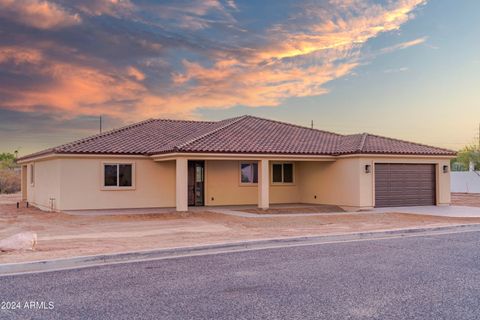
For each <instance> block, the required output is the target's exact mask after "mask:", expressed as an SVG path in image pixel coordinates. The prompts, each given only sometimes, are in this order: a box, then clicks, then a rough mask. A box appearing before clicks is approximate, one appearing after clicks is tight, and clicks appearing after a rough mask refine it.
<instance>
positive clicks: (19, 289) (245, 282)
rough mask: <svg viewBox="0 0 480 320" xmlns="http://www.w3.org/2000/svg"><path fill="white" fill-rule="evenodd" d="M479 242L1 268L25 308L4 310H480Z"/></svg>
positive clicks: (465, 239)
mask: <svg viewBox="0 0 480 320" xmlns="http://www.w3.org/2000/svg"><path fill="white" fill-rule="evenodd" d="M479 244H480V232H469V233H458V234H449V235H430V236H425V237H412V238H397V239H388V240H374V241H358V242H344V243H330V244H323V245H312V246H302V247H288V248H277V249H266V250H257V251H247V252H241V253H225V254H215V255H205V256H192V257H184V258H177V259H170V260H157V261H149V262H140V263H129V264H122V265H111V266H103V267H94V268H86V269H78V270H68V271H59V272H51V273H42V274H30V275H21V276H9V277H2V278H1V281H0V292H1V297H2V300H5V301H19V302H20V303H21V305H22V308H21V309H18V310H0V318H1V319H33V318H34V319H302V320H303V319H421V320H428V319H435V320H436V319H478V314H480V307H479V306H480V273H479V272H478V270H479V268H480V260H479V257H478V246H479ZM25 301H34V302H44V305H46V306H49V305H53V309H48V310H37V309H33V310H32V309H25V308H23V306H24V302H25Z"/></svg>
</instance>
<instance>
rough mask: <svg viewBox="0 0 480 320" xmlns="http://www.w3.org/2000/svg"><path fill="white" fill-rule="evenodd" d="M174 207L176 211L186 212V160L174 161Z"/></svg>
mask: <svg viewBox="0 0 480 320" xmlns="http://www.w3.org/2000/svg"><path fill="white" fill-rule="evenodd" d="M175 162H176V170H175V173H176V193H175V194H176V197H175V199H176V206H177V211H188V159H186V158H177V159H176V161H175Z"/></svg>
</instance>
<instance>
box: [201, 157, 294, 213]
mask: <svg viewBox="0 0 480 320" xmlns="http://www.w3.org/2000/svg"><path fill="white" fill-rule="evenodd" d="M240 162H241V161H237V160H208V161H205V188H206V190H205V203H206V205H207V206H219V205H246V204H252V205H256V204H257V201H258V187H257V185H245V184H241V183H240ZM270 165H271V164H270ZM296 166H297V163H295V169H294V174H295V175H296V176H295V177H294V181H295V183H294V184H291V185H272V184H270V203H296V202H299V201H300V192H299V186H298V179H297V177H298V175H297V169H296ZM270 180H271V179H270ZM212 198H213V200H212Z"/></svg>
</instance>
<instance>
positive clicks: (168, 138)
mask: <svg viewBox="0 0 480 320" xmlns="http://www.w3.org/2000/svg"><path fill="white" fill-rule="evenodd" d="M171 152H202V153H206V152H210V153H265V154H270V153H271V154H298V155H332V156H335V155H344V154H359V153H362V154H405V155H448V156H450V155H455V152H454V151H451V150H447V149H442V148H435V147H431V146H426V145H422V144H418V143H412V142H407V141H402V140H397V139H391V138H386V137H381V136H377V135H371V134H367V133H363V134H354V135H340V134H336V133H332V132H327V131H322V130H317V129H310V128H306V127H301V126H297V125H293V124H289V123H284V122H279V121H274V120H268V119H263V118H258V117H253V116H242V117H237V118H231V119H226V120H222V121H216V122H213V121H181V120H166V119H149V120H146V121H142V122H139V123H136V124H133V125H130V126H126V127H122V128H119V129H115V130H111V131H108V132H105V133H102V134H98V135H94V136H91V137H88V138H85V139H81V140H78V141H74V142H71V143H67V144H64V145H61V146H58V147H55V148H51V149H47V150H44V151H41V152H37V153H34V154H31V155H28V156H26V157H23V158H20V159H19V160H25V159H28V158H33V157H36V156H41V155H45V154H50V153H67V154H70V153H76V154H131V155H154V154H164V153H171Z"/></svg>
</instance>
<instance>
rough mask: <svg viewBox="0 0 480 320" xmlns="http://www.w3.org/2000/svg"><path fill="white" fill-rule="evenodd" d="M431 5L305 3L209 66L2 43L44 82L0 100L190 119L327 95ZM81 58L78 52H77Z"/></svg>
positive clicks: (413, 1) (10, 104)
mask: <svg viewBox="0 0 480 320" xmlns="http://www.w3.org/2000/svg"><path fill="white" fill-rule="evenodd" d="M2 2H3V3H7V2H8V3H10V7H14V6H15V8H17V9H15V10H16V12H17V14H20V13H18V12H21V14H22V16H23V17H26V16H27V14H26V13H25V12H27V11H28V10H25V8H24V7H25V5H24V4H25V3H27V2H23V1H22V5H17V4H12V3H13V2H12V1H9V0H0V3H2ZM424 2H425V1H424V0H400V1H395V2H388V3H387V5H384V6H382V5H379V4H375V3H374V2H370V1H367V2H365V1H358V0H348V1H347V0H344V1H340V0H332V1H331V3H330V5H329V6H327V7H319V6H315V5H312V6H308V5H307V6H305V7H304V8H303V10H302V11H301V12H299V13H297V14H296V15H293V16H292V17H291V19H288V20H286V21H284V22H282V23H281V24H276V25H275V26H272V27H271V28H270V29H268V30H267V32H266V34H265V35H262V37H261V39H263V42H256V43H255V44H254V45H252V46H250V47H248V48H247V47H241V48H235V50H224V51H222V50H221V49H215V50H212V52H213V54H211V55H210V56H209V61H208V62H209V63H208V64H206V63H202V62H199V61H195V60H194V59H192V58H190V59H186V58H185V59H184V60H183V61H182V63H181V69H175V68H171V69H169V65H168V60H167V59H166V58H165V57H158V58H157V59H155V58H149V59H144V60H141V61H135V63H128V64H126V65H121V66H119V65H117V66H115V65H109V64H108V61H107V62H105V61H101V62H98V61H95V64H93V63H91V64H89V63H88V61H86V62H85V63H84V61H83V60H88V58H86V59H79V60H81V61H82V62H79V61H78V59H77V60H75V62H73V61H74V60H72V61H65V60H62V61H60V60H56V59H54V58H52V57H51V56H48V57H47V56H46V55H45V54H44V51H43V50H46V49H49V50H50V51H58V50H59V49H58V48H57V47H56V45H55V44H50V45H49V46H50V47H48V46H46V47H45V48H37V49H33V48H28V47H25V46H17V47H7V46H4V47H0V63H9V62H10V61H12V62H13V63H14V64H17V65H19V66H28V70H29V72H30V73H31V74H32V75H36V76H38V77H40V78H42V79H44V81H42V83H39V84H38V85H36V86H30V87H27V88H19V89H18V90H16V91H15V90H13V92H12V89H11V88H9V89H6V88H5V89H4V88H2V87H0V94H2V95H4V96H6V97H7V96H8V98H7V99H5V100H4V101H2V102H0V107H3V108H13V109H15V110H22V111H34V110H36V109H37V108H39V107H38V106H41V108H43V109H45V108H47V109H48V110H50V111H55V112H58V113H59V114H61V115H62V116H64V117H74V116H78V115H92V114H100V113H101V114H105V115H111V116H114V117H117V118H123V119H129V120H130V121H131V120H135V119H141V118H145V117H158V116H171V117H191V116H193V115H194V114H195V111H196V110H197V109H199V108H229V107H232V106H236V105H244V106H249V107H257V106H277V105H279V104H281V103H282V102H283V101H284V100H285V99H287V98H290V97H305V96H315V95H321V94H325V93H327V92H328V90H327V89H326V88H325V84H326V83H328V82H329V81H332V80H334V79H338V78H340V77H343V76H345V75H348V74H351V73H352V71H353V69H354V68H355V67H356V66H357V65H358V64H359V63H360V61H361V59H362V58H363V57H362V56H361V54H362V53H361V51H360V50H359V49H360V48H361V47H362V46H363V45H364V44H365V43H366V42H367V41H368V40H370V39H372V38H374V37H376V36H378V35H379V34H380V33H383V32H388V31H392V30H397V29H398V28H400V26H401V25H402V24H403V23H405V22H406V21H408V20H409V19H411V18H412V11H413V10H414V9H415V8H416V7H418V6H419V5H421V4H423V3H424ZM28 3H34V4H36V5H38V6H43V7H45V6H46V8H48V10H46V11H45V12H50V15H49V17H50V20H48V19H47V20H48V21H50V24H45V23H46V22H43V23H44V25H43V28H47V27H49V28H54V27H58V26H60V25H62V23H63V25H68V23H67V22H69V23H71V22H72V21H70V19H72V17H75V16H72V15H71V14H69V13H67V12H66V11H64V10H63V9H61V8H60V7H59V6H56V5H52V4H49V3H47V2H39V1H30V2H28ZM99 4H102V6H100V5H99V6H98V7H92V5H89V6H88V8H89V10H91V11H89V12H90V13H91V14H113V13H112V12H114V11H112V10H115V8H116V6H117V5H125V6H126V7H125V8H124V9H125V11H122V12H127V11H128V9H126V8H127V7H129V8H130V9H132V8H131V7H130V2H128V1H122V2H121V1H103V2H101V3H99ZM230 7H232V5H230ZM19 8H21V9H19ZM94 8H96V9H94ZM162 8H163V9H165V11H162V14H164V15H169V14H171V15H174V16H175V17H179V19H180V20H178V22H179V23H180V25H183V26H184V27H186V28H191V29H198V28H200V29H201V28H206V27H207V26H208V21H207V20H205V17H204V15H205V14H206V13H207V12H211V11H212V10H213V11H216V12H220V13H221V14H222V17H224V18H225V19H230V18H229V17H230V16H229V13H228V10H226V9H225V8H224V7H223V5H222V4H221V3H220V2H219V1H214V0H212V1H205V2H203V1H202V2H196V3H194V4H192V6H191V7H185V8H179V7H174V6H170V7H168V6H163V7H162ZM156 9H158V7H156ZM236 9H238V8H236ZM12 10H13V9H12ZM84 10H87V9H84ZM132 10H133V9H132ZM52 12H55V14H53V13H52ZM84 12H86V11H84ZM60 13H61V14H60ZM180 13H184V14H183V15H182V14H180ZM42 14H44V15H46V13H42ZM52 17H56V19H54V18H52ZM60 17H63V19H60ZM19 19H20V18H19ZM73 19H74V20H75V18H73ZM190 19H191V20H190ZM232 19H233V18H232ZM20 21H23V20H21V19H20ZM55 21H56V22H55ZM75 21H76V20H75ZM232 21H234V20H232ZM65 23H67V24H65ZM202 23H206V24H202ZM37 27H38V26H37ZM109 40H112V39H109ZM119 41H121V39H120V38H119ZM139 41H145V43H146V44H148V45H149V46H155V48H152V49H155V50H160V49H162V50H163V49H164V48H163V45H164V43H162V45H160V44H158V43H155V42H150V41H146V40H143V39H139ZM423 41H425V39H424V38H420V39H416V40H414V41H409V42H405V43H403V44H398V45H397V46H394V47H392V50H398V49H402V48H406V47H409V46H412V45H416V44H419V43H422V42H423ZM200 45H201V44H200ZM182 48H183V47H182ZM78 55H79V54H76V53H75V52H72V56H74V57H78ZM93 65H95V66H93ZM156 65H160V66H161V70H175V71H171V74H167V76H169V77H167V76H165V77H164V78H162V80H163V82H161V83H159V82H152V81H150V80H151V78H150V77H149V75H150V76H151V74H152V73H153V71H152V70H153V69H152V68H154V67H155V66H156ZM2 90H5V91H3V92H2Z"/></svg>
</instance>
